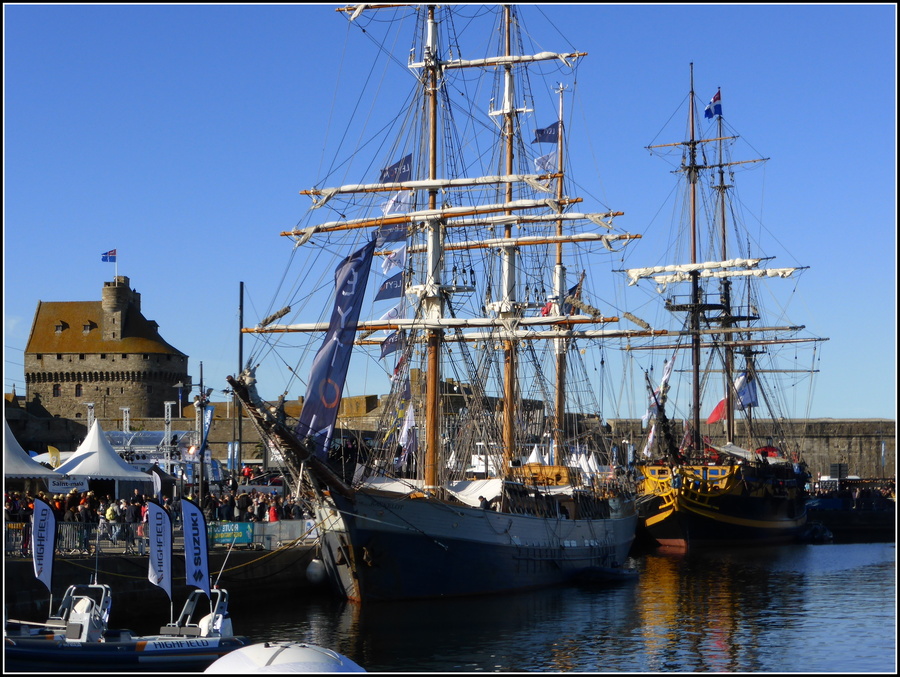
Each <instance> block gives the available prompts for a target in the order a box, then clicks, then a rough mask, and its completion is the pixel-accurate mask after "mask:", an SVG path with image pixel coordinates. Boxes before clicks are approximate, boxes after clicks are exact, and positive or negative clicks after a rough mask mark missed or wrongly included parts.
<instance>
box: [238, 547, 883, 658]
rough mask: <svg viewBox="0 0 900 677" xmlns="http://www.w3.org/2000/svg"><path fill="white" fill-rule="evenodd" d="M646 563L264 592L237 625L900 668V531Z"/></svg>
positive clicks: (437, 641) (440, 642) (432, 650)
mask: <svg viewBox="0 0 900 677" xmlns="http://www.w3.org/2000/svg"><path fill="white" fill-rule="evenodd" d="M633 564H634V566H635V568H637V569H638V570H639V571H640V575H639V576H638V577H637V578H636V579H635V580H634V581H632V582H629V583H623V584H617V585H613V586H608V587H600V586H594V585H592V586H589V587H588V586H578V587H567V588H559V589H553V590H542V591H537V592H530V593H525V594H516V595H505V596H500V597H492V598H477V599H465V600H461V599H456V600H437V601H428V602H406V603H394V604H380V605H372V606H369V607H366V608H360V607H359V606H356V605H352V604H346V603H343V602H340V601H337V600H335V599H333V598H331V597H328V596H327V595H321V594H315V595H310V596H309V597H308V598H306V599H277V598H275V599H271V598H270V599H258V600H254V602H253V603H252V604H251V605H250V607H249V608H247V606H246V605H244V604H241V605H240V606H239V607H235V608H234V613H233V616H234V624H235V631H236V632H238V633H240V634H246V635H248V636H250V638H251V639H252V640H253V641H256V642H263V641H270V640H290V641H299V642H308V643H311V644H317V645H320V646H324V647H327V648H330V649H333V650H335V651H337V652H339V653H341V654H343V655H345V656H347V657H348V658H350V659H352V660H353V661H355V662H356V663H358V664H359V665H361V666H362V667H364V668H365V669H366V670H367V671H369V672H630V673H633V672H679V671H684V672H688V671H690V672H696V671H703V672H809V673H824V672H829V673H847V672H850V673H858V672H886V673H895V671H896V668H897V662H896V649H897V641H896V637H897V626H896V622H897V603H896V602H897V600H896V551H895V545H894V543H865V544H828V545H795V546H779V547H767V548H764V547H758V548H744V549H734V550H727V551H723V550H717V551H707V552H703V551H697V552H692V553H690V554H683V555H664V554H658V553H653V554H647V555H642V556H640V557H637V558H635V559H634V560H633ZM235 601H236V600H235Z"/></svg>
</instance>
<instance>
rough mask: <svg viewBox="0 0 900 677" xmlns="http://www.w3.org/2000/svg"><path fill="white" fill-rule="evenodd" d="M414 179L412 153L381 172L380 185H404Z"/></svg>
mask: <svg viewBox="0 0 900 677" xmlns="http://www.w3.org/2000/svg"><path fill="white" fill-rule="evenodd" d="M410 177H412V153H410V154H409V155H407V156H406V157H405V158H403V159H402V160H398V161H397V162H395V163H394V164H392V165H391V166H390V167H388V168H386V169H382V170H381V176H380V177H379V178H378V182H379V183H403V182H404V181H409V179H410Z"/></svg>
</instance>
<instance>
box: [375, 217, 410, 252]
mask: <svg viewBox="0 0 900 677" xmlns="http://www.w3.org/2000/svg"><path fill="white" fill-rule="evenodd" d="M404 240H406V224H405V223H386V224H384V225H383V226H381V227H379V228H378V230H377V231H376V241H375V246H376V247H379V248H381V247H384V245H385V243H387V242H403V241H404Z"/></svg>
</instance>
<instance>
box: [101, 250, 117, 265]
mask: <svg viewBox="0 0 900 677" xmlns="http://www.w3.org/2000/svg"><path fill="white" fill-rule="evenodd" d="M100 260H101V261H102V262H103V263H115V262H116V250H115V249H110V250H109V251H108V252H103V253H102V254H100Z"/></svg>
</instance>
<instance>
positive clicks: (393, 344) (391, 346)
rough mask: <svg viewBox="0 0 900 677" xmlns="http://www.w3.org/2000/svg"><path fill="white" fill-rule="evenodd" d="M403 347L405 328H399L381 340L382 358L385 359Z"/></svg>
mask: <svg viewBox="0 0 900 677" xmlns="http://www.w3.org/2000/svg"><path fill="white" fill-rule="evenodd" d="M402 347H403V330H401V329H398V330H396V331H394V332H391V334H390V335H389V336H388V337H387V338H386V339H384V341H382V342H381V358H380V359H384V358H385V357H387V356H388V355H390V354H391V353H393V352H396V351H398V350H400V349H401V348H402Z"/></svg>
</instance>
